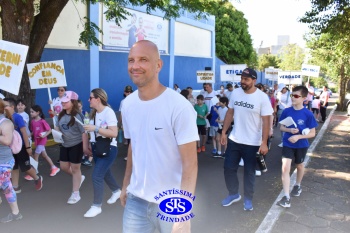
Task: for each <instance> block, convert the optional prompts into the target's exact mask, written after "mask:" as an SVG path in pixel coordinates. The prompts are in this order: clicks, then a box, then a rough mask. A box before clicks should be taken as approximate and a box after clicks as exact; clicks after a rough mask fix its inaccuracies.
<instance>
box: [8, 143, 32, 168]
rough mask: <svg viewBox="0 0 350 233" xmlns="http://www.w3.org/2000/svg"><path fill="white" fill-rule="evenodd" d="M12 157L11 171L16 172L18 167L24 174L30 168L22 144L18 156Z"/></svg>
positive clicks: (27, 156)
mask: <svg viewBox="0 0 350 233" xmlns="http://www.w3.org/2000/svg"><path fill="white" fill-rule="evenodd" d="M13 157H14V158H15V165H14V166H13V170H17V169H18V167H19V168H20V169H21V171H22V172H26V171H28V170H29V169H30V168H31V167H32V166H30V160H29V154H28V153H27V150H26V147H25V145H24V144H23V145H22V149H21V151H20V152H19V153H18V154H14V155H13Z"/></svg>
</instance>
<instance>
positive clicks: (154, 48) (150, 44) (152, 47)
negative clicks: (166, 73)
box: [130, 40, 160, 59]
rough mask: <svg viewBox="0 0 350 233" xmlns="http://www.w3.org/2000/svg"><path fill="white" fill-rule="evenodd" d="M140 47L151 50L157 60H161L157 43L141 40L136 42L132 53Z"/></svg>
mask: <svg viewBox="0 0 350 233" xmlns="http://www.w3.org/2000/svg"><path fill="white" fill-rule="evenodd" d="M138 46H142V47H145V48H147V49H149V51H150V52H151V54H152V55H154V54H155V56H156V58H157V59H160V54H159V50H158V47H157V45H156V44H155V43H153V42H152V41H149V40H140V41H138V42H136V43H135V44H134V45H133V46H132V47H131V49H130V52H131V51H132V50H133V49H135V48H136V47H138Z"/></svg>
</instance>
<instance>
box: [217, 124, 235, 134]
mask: <svg viewBox="0 0 350 233" xmlns="http://www.w3.org/2000/svg"><path fill="white" fill-rule="evenodd" d="M231 130H232V125H231V126H230V127H229V128H228V130H227V131H226V135H229V134H230V132H231ZM218 134H222V128H221V129H218Z"/></svg>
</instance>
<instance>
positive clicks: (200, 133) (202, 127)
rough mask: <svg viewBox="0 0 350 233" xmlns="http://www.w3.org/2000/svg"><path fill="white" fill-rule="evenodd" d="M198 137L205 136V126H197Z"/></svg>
mask: <svg viewBox="0 0 350 233" xmlns="http://www.w3.org/2000/svg"><path fill="white" fill-rule="evenodd" d="M197 128H198V134H199V135H207V129H206V128H205V125H197Z"/></svg>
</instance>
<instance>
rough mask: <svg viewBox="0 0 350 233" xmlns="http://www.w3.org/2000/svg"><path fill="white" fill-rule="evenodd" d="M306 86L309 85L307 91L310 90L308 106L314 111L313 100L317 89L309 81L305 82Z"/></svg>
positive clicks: (307, 100) (307, 99)
mask: <svg viewBox="0 0 350 233" xmlns="http://www.w3.org/2000/svg"><path fill="white" fill-rule="evenodd" d="M305 86H306V87H307V91H308V92H309V93H308V94H307V98H306V106H307V108H308V109H309V110H310V111H312V101H313V99H314V95H315V89H314V87H313V86H311V85H310V83H309V82H307V83H305Z"/></svg>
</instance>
